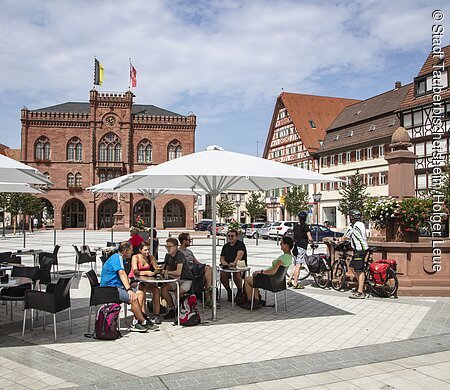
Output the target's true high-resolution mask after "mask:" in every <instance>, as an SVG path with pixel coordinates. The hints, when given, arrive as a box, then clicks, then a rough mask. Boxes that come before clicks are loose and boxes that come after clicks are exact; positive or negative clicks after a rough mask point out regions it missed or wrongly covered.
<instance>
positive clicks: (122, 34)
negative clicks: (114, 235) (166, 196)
mask: <svg viewBox="0 0 450 390" xmlns="http://www.w3.org/2000/svg"><path fill="white" fill-rule="evenodd" d="M444 3H446V2H443V1H419V0H410V1H409V0H399V1H392V0H389V1H385V0H380V1H374V0H365V1H364V0H360V1H358V0H356V1H302V0H292V1H283V0H280V1H266V0H246V1H244V0H241V1H233V0H230V1H224V0H222V1H218V0H210V1H206V0H200V1H195V0H191V1H188V0H186V1H183V0H170V1H169V0H168V1H162V0H151V1H144V0H130V1H115V0H108V1H106V0H103V1H101V0H97V1H85V0H73V1H72V0H61V1H56V0H54V1H33V0H27V1H25V0H10V1H5V0H0V9H1V10H2V12H1V13H0V53H1V56H0V69H1V72H0V99H1V104H0V119H1V127H0V143H3V144H6V145H8V146H10V147H13V148H17V147H20V109H21V108H22V107H24V106H26V107H27V108H29V109H35V108H40V107H46V106H49V105H53V104H59V103H63V102H67V101H82V102H83V101H84V102H87V101H88V100H89V90H90V89H91V88H92V68H93V57H94V56H97V58H98V59H99V60H100V61H101V63H102V64H103V65H104V67H105V79H104V84H103V85H102V86H101V87H99V88H98V89H99V90H101V91H115V92H125V91H126V90H127V87H128V58H129V57H132V60H133V64H134V66H135V67H136V69H137V71H138V86H137V88H135V89H134V90H133V92H134V94H135V95H136V98H135V102H136V103H140V104H154V105H156V106H159V107H163V108H166V109H168V110H171V111H175V112H177V113H180V114H184V115H186V114H187V113H188V112H190V111H192V112H194V113H195V114H196V115H197V124H198V126H197V132H196V149H197V150H202V149H204V148H205V147H206V146H208V145H210V144H218V145H221V146H223V147H224V148H225V149H228V150H232V151H237V152H243V153H248V154H253V155H255V154H256V151H257V141H258V143H259V145H258V147H259V154H260V155H261V151H262V149H263V146H264V142H265V140H266V137H267V131H268V127H269V124H270V120H271V117H272V112H273V107H274V104H275V101H276V98H277V96H278V95H279V93H280V92H281V90H282V89H284V90H285V91H289V92H297V93H309V94H318V95H327V96H338V97H349V98H359V99H364V98H367V97H370V96H373V95H376V94H379V93H382V92H384V91H387V90H389V89H392V88H393V86H394V83H395V81H397V80H399V81H402V83H403V84H405V83H408V82H411V81H412V79H413V78H414V76H416V75H417V73H418V71H419V69H420V67H421V66H422V63H423V62H424V60H425V58H426V57H427V55H428V53H429V51H430V49H431V27H432V25H433V24H434V23H436V22H434V21H433V19H432V17H431V13H432V11H433V10H435V9H440V10H442V11H443V12H444V14H445V15H446V18H445V19H444V20H443V21H442V22H441V24H443V25H444V26H445V27H446V25H448V23H447V22H446V21H447V20H448V19H449V18H450V5H448V4H444ZM444 43H445V44H448V43H450V40H449V39H448V38H447V37H446V36H444Z"/></svg>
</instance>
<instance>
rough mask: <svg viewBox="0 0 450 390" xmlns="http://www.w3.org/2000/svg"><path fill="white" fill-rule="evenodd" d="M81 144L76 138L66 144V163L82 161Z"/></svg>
mask: <svg viewBox="0 0 450 390" xmlns="http://www.w3.org/2000/svg"><path fill="white" fill-rule="evenodd" d="M82 159H83V144H82V143H81V140H80V139H79V138H77V137H73V138H72V139H71V140H70V141H69V143H68V144H67V161H82Z"/></svg>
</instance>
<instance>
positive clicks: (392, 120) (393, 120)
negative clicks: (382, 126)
mask: <svg viewBox="0 0 450 390" xmlns="http://www.w3.org/2000/svg"><path fill="white" fill-rule="evenodd" d="M394 125H395V119H394V118H392V119H389V127H390V126H394Z"/></svg>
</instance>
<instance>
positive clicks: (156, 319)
mask: <svg viewBox="0 0 450 390" xmlns="http://www.w3.org/2000/svg"><path fill="white" fill-rule="evenodd" d="M153 323H154V324H156V325H161V324H162V320H161V316H160V315H159V314H157V315H155V317H153Z"/></svg>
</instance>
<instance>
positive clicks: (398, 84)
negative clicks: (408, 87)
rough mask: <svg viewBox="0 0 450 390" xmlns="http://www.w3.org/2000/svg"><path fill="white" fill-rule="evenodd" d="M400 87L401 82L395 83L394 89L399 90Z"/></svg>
mask: <svg viewBox="0 0 450 390" xmlns="http://www.w3.org/2000/svg"><path fill="white" fill-rule="evenodd" d="M401 86H402V82H401V81H396V82H395V89H399V88H400V87H401Z"/></svg>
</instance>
